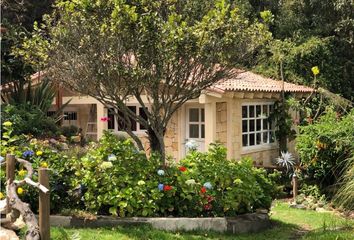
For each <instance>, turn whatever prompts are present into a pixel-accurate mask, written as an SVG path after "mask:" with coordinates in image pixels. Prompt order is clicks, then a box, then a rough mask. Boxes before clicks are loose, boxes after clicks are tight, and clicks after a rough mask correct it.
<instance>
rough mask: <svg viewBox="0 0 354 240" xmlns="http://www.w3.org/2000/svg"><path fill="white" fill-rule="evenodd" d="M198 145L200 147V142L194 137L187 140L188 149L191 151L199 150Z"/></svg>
mask: <svg viewBox="0 0 354 240" xmlns="http://www.w3.org/2000/svg"><path fill="white" fill-rule="evenodd" d="M197 147H198V143H197V142H196V141H195V140H193V139H191V140H188V141H187V142H186V148H187V149H188V150H190V151H195V150H197Z"/></svg>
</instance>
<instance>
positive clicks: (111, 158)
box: [108, 154, 117, 161]
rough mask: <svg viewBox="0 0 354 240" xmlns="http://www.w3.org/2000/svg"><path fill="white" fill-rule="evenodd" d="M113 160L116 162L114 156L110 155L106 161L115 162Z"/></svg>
mask: <svg viewBox="0 0 354 240" xmlns="http://www.w3.org/2000/svg"><path fill="white" fill-rule="evenodd" d="M115 160H117V157H116V155H114V154H110V155H109V156H108V161H115Z"/></svg>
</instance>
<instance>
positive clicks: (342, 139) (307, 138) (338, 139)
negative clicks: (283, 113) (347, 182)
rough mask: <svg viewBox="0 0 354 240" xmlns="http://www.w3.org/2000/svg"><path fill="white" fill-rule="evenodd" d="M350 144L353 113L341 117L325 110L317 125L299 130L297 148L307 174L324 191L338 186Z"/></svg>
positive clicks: (353, 137) (353, 134) (353, 130)
mask: <svg viewBox="0 0 354 240" xmlns="http://www.w3.org/2000/svg"><path fill="white" fill-rule="evenodd" d="M353 144H354V110H352V111H351V112H350V113H348V114H347V115H345V116H343V117H341V116H339V115H338V114H337V113H336V112H334V111H333V110H332V109H330V108H327V111H326V113H325V114H323V115H322V116H321V117H320V118H319V119H318V120H317V121H316V122H314V123H313V124H309V125H307V126H302V127H300V133H299V135H298V137H297V141H296V148H297V150H298V153H299V155H300V158H301V162H302V164H303V166H304V167H305V168H306V172H307V174H308V175H309V176H310V178H312V179H314V180H316V181H317V182H318V183H319V184H320V187H321V188H322V189H324V188H326V187H328V186H331V185H333V184H335V183H338V181H339V178H340V176H341V174H342V173H343V171H345V169H346V165H345V161H346V159H348V158H350V157H352V156H353ZM326 190H328V189H326Z"/></svg>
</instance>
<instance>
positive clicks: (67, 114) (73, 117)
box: [64, 111, 77, 121]
mask: <svg viewBox="0 0 354 240" xmlns="http://www.w3.org/2000/svg"><path fill="white" fill-rule="evenodd" d="M64 120H69V121H71V120H77V112H72V111H70V112H64Z"/></svg>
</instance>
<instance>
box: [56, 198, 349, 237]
mask: <svg viewBox="0 0 354 240" xmlns="http://www.w3.org/2000/svg"><path fill="white" fill-rule="evenodd" d="M271 219H272V222H273V228H272V229H270V230H267V231H264V232H262V233H257V234H245V235H237V236H236V235H230V234H223V235H221V234H219V233H214V232H175V233H172V232H164V231H158V230H154V229H151V228H150V227H148V226H140V227H118V228H113V229H102V228H100V229H60V228H52V229H51V236H52V239H63V240H65V239H77V240H78V239H81V240H96V239H97V240H113V239H114V240H115V239H122V240H130V239H146V240H147V239H159V240H160V239H161V240H163V239H166V240H167V239H168V240H169V239H181V240H184V239H186V240H187V239H191V240H193V239H240V240H251V239H252V240H257V239H313V240H315V239H316V240H317V239H336V240H340V239H354V229H353V228H352V227H353V226H354V221H353V220H350V221H349V220H346V219H343V218H341V217H339V216H336V215H334V214H332V213H329V212H325V213H319V212H315V211H306V210H298V209H291V208H289V207H288V204H286V203H283V202H279V201H276V202H275V203H274V207H273V208H272V214H271Z"/></svg>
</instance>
